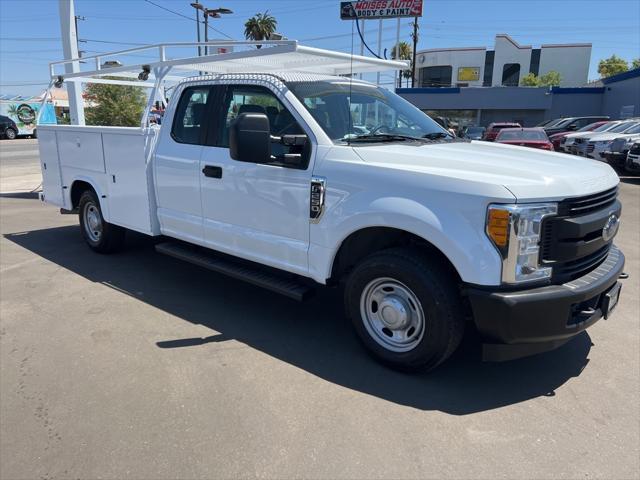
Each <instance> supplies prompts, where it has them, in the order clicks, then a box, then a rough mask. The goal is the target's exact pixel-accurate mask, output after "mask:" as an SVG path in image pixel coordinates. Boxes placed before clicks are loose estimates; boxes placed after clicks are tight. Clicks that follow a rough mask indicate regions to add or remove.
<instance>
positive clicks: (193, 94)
mask: <svg viewBox="0 0 640 480" xmlns="http://www.w3.org/2000/svg"><path fill="white" fill-rule="evenodd" d="M208 99H209V87H192V88H187V89H185V90H184V92H182V96H181V97H180V102H179V103H178V108H177V109H176V114H175V116H174V118H173V125H172V127H171V136H172V137H173V139H174V140H175V141H176V142H178V143H189V144H193V145H202V144H204V142H203V133H204V131H205V119H206V110H207V100H208Z"/></svg>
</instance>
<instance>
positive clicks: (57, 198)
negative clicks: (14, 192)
mask: <svg viewBox="0 0 640 480" xmlns="http://www.w3.org/2000/svg"><path fill="white" fill-rule="evenodd" d="M38 146H39V148H40V168H41V170H42V191H43V193H44V201H45V202H47V203H50V204H52V205H56V206H58V207H64V206H65V205H64V200H63V196H62V177H61V176H60V160H59V158H58V141H57V138H56V132H55V131H54V130H49V129H47V128H46V127H44V126H38Z"/></svg>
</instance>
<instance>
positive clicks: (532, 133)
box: [496, 130, 547, 141]
mask: <svg viewBox="0 0 640 480" xmlns="http://www.w3.org/2000/svg"><path fill="white" fill-rule="evenodd" d="M496 140H502V141H509V140H547V135H546V134H545V133H544V132H543V131H540V130H502V131H501V132H500V133H499V134H498V138H497V139H496Z"/></svg>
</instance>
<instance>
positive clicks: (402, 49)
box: [391, 42, 412, 88]
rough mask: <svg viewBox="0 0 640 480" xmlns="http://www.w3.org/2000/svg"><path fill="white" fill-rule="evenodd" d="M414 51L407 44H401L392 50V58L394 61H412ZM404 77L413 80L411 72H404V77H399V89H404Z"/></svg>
mask: <svg viewBox="0 0 640 480" xmlns="http://www.w3.org/2000/svg"><path fill="white" fill-rule="evenodd" d="M411 57H412V51H411V45H409V44H408V43H407V42H399V43H398V44H397V45H394V47H393V48H392V49H391V58H393V59H394V60H409V61H411ZM402 77H404V78H406V79H407V81H408V79H410V78H411V70H410V69H409V70H403V71H402V75H399V76H398V87H399V88H402Z"/></svg>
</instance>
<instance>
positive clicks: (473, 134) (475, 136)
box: [462, 126, 487, 140]
mask: <svg viewBox="0 0 640 480" xmlns="http://www.w3.org/2000/svg"><path fill="white" fill-rule="evenodd" d="M486 131H487V129H486V128H484V127H474V126H470V127H464V129H463V130H462V138H468V139H469V140H482V137H483V136H484V132H486Z"/></svg>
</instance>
